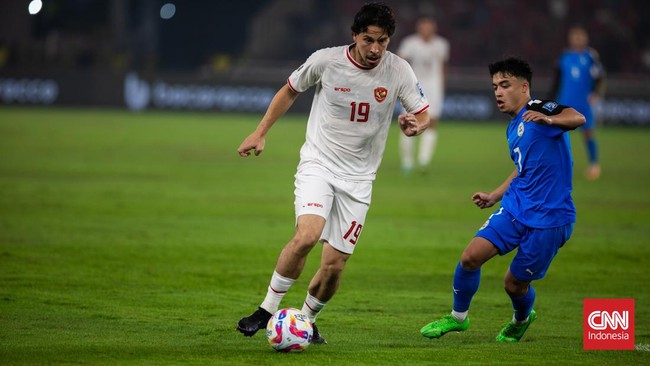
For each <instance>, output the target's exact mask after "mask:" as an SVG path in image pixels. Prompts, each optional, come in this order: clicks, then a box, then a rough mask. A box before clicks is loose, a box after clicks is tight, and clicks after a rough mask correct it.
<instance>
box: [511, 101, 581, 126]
mask: <svg viewBox="0 0 650 366" xmlns="http://www.w3.org/2000/svg"><path fill="white" fill-rule="evenodd" d="M523 120H524V121H525V122H537V123H541V124H546V125H549V126H558V127H561V128H563V129H565V130H574V129H576V128H578V127H580V126H582V125H584V124H585V122H586V121H587V120H586V119H585V116H583V115H582V114H581V113H579V112H578V111H576V110H575V109H573V108H569V107H566V108H564V109H562V111H561V112H560V113H558V114H555V115H550V116H549V115H547V114H544V113H542V112H539V111H534V110H527V111H526V112H524V115H523Z"/></svg>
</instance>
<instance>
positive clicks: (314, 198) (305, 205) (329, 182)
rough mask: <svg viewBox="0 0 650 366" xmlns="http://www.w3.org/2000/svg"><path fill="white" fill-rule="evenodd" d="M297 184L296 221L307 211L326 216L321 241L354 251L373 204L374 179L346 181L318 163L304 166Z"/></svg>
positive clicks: (297, 175) (299, 171)
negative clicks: (371, 198) (371, 201)
mask: <svg viewBox="0 0 650 366" xmlns="http://www.w3.org/2000/svg"><path fill="white" fill-rule="evenodd" d="M295 185H296V190H295V196H296V200H295V202H294V204H295V207H296V222H297V220H298V217H299V216H301V215H305V214H314V215H318V216H321V217H323V218H325V227H324V228H323V232H322V233H321V237H320V240H321V241H326V242H328V243H329V244H330V245H331V246H332V247H334V248H335V249H336V250H338V251H340V252H343V253H346V254H352V252H354V248H355V247H356V244H357V243H358V240H359V236H360V234H361V230H362V229H363V225H364V223H365V221H366V214H367V213H368V208H369V207H370V197H371V195H372V182H370V181H359V182H354V181H347V180H343V179H339V178H336V177H334V176H333V175H332V174H331V173H330V172H329V171H327V170H325V169H324V168H321V167H319V166H302V167H300V168H299V169H298V172H297V173H296V182H295Z"/></svg>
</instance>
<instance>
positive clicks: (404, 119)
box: [397, 113, 418, 136]
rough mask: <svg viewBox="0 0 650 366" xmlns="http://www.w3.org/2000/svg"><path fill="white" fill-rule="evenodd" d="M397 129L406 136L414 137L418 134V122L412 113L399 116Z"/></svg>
mask: <svg viewBox="0 0 650 366" xmlns="http://www.w3.org/2000/svg"><path fill="white" fill-rule="evenodd" d="M397 123H399V128H400V129H401V130H402V132H403V133H404V134H405V135H406V136H415V135H417V134H418V121H417V119H415V115H414V114H412V113H407V114H400V115H399V117H397Z"/></svg>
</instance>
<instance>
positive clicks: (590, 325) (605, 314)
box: [583, 299, 634, 350]
mask: <svg viewBox="0 0 650 366" xmlns="http://www.w3.org/2000/svg"><path fill="white" fill-rule="evenodd" d="M583 310H584V311H583V318H584V332H583V342H584V343H583V348H584V349H586V350H602V349H606V350H625V349H629V350H633V349H634V299H584V307H583Z"/></svg>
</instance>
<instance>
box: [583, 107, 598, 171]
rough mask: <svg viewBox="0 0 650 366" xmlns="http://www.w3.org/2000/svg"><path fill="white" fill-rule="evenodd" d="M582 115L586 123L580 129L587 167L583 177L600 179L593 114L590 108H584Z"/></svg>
mask: <svg viewBox="0 0 650 366" xmlns="http://www.w3.org/2000/svg"><path fill="white" fill-rule="evenodd" d="M581 113H582V114H584V116H585V119H586V123H585V124H584V126H582V127H581V130H582V137H583V140H584V143H585V148H586V150H587V159H588V161H589V166H588V167H587V170H586V171H585V177H586V178H587V179H588V180H596V179H598V178H599V177H600V163H599V161H598V143H597V142H596V137H595V134H594V129H595V128H596V123H595V120H594V113H593V110H592V109H591V107H589V108H586V109H585V110H584V111H582V112H581Z"/></svg>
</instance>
